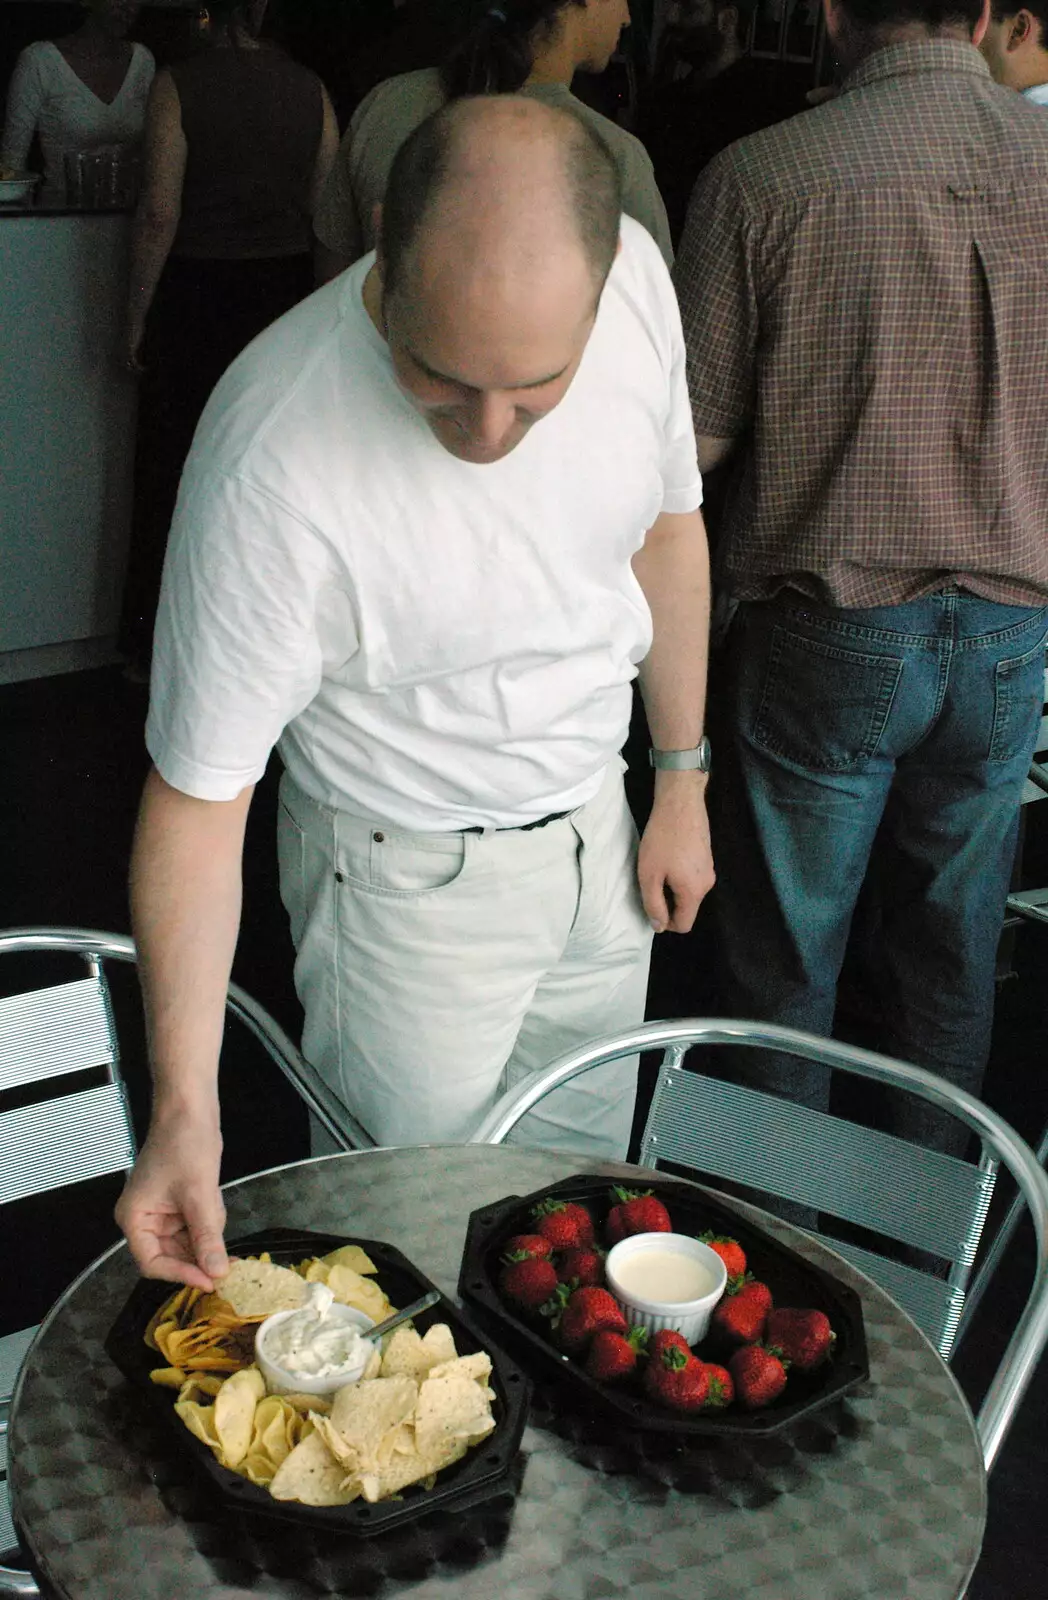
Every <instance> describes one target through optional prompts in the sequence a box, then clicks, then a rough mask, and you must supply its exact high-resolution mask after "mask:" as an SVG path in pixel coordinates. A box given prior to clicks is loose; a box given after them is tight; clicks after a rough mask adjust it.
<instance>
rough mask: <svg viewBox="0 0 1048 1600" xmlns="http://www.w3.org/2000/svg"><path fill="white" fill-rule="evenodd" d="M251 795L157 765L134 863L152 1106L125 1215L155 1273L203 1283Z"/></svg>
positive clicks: (216, 1246)
mask: <svg viewBox="0 0 1048 1600" xmlns="http://www.w3.org/2000/svg"><path fill="white" fill-rule="evenodd" d="M253 793H254V789H253V787H252V788H247V789H244V790H243V791H242V792H241V793H240V794H239V795H238V796H237V798H236V799H235V800H229V801H214V800H195V799H193V798H192V796H190V795H187V794H183V793H182V792H181V791H180V790H178V789H173V788H172V787H171V786H170V784H168V783H165V781H164V779H163V778H162V777H161V776H160V774H159V773H158V772H157V771H156V770H155V769H154V770H153V771H152V772H151V773H150V775H149V777H148V778H147V780H146V786H145V790H144V793H143V795H142V805H141V809H140V811H139V816H138V827H137V830H136V833H135V843H134V849H133V852H132V862H131V920H132V927H133V929H134V935H135V940H136V943H137V946H138V963H139V975H140V980H141V984H142V995H143V1000H144V1004H145V1013H146V1029H147V1035H148V1039H149V1054H150V1062H151V1065H152V1070H153V1111H152V1118H151V1121H150V1126H149V1136H148V1138H147V1139H146V1142H145V1144H144V1145H143V1146H142V1150H141V1153H140V1154H139V1158H138V1161H137V1163H136V1164H135V1169H134V1171H133V1172H132V1174H131V1176H130V1178H129V1179H128V1182H127V1186H126V1188H125V1189H124V1193H123V1194H122V1195H121V1197H120V1201H119V1203H118V1205H117V1208H116V1217H117V1221H118V1222H119V1224H120V1226H121V1228H122V1229H123V1231H124V1233H125V1234H126V1235H127V1239H128V1243H129V1244H130V1246H131V1252H132V1254H133V1256H134V1258H135V1260H136V1261H137V1263H138V1266H139V1268H140V1270H141V1271H142V1272H143V1273H144V1274H145V1276H146V1277H150V1278H168V1279H170V1280H171V1281H172V1282H176V1283H189V1284H194V1285H196V1286H198V1287H200V1288H205V1289H210V1288H211V1286H212V1281H213V1279H214V1278H215V1277H218V1276H221V1275H222V1273H223V1272H224V1271H225V1270H226V1252H225V1245H224V1243H223V1240H222V1232H223V1228H224V1225H225V1207H224V1205H223V1203H222V1198H221V1195H220V1194H219V1188H218V1179H219V1165H220V1162H221V1156H222V1134H221V1129H220V1125H219V1110H218V1057H219V1051H220V1049H221V1044H222V1030H223V1026H224V1022H225V1006H226V991H227V989H228V987H229V975H230V971H231V969H232V965H233V952H234V950H235V948H236V941H237V933H238V931H239V927H240V905H241V893H242V866H241V863H242V856H243V848H244V828H245V825H246V822H247V814H248V810H249V808H250V805H251V797H252V794H253Z"/></svg>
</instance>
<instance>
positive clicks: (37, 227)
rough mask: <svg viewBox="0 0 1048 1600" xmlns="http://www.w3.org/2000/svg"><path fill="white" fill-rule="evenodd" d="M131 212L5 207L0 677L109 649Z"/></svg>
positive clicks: (125, 514)
mask: <svg viewBox="0 0 1048 1600" xmlns="http://www.w3.org/2000/svg"><path fill="white" fill-rule="evenodd" d="M129 230H130V219H129V218H128V217H127V216H124V215H120V214H113V213H109V214H105V213H86V212H80V213H75V212H74V213H69V212H66V213H61V214H52V215H45V214H36V215H34V214H33V213H32V212H24V213H18V212H4V211H2V210H0V682H4V681H11V680H12V679H14V678H24V677H31V676H37V675H42V674H43V673H46V672H49V671H60V670H66V669H68V668H71V667H73V666H79V665H89V664H91V663H93V662H94V661H95V660H99V659H106V658H108V657H110V656H111V654H112V642H113V637H114V635H115V633H116V630H117V624H118V621H119V614H120V600H121V593H122V587H123V578H124V568H125V563H126V557H127V539H128V523H129V515H130V505H131V473H132V465H133V455H134V421H135V384H134V381H133V379H131V378H130V377H128V376H127V374H126V373H125V372H124V371H123V370H122V369H121V365H120V345H121V338H122V327H123V312H124V305H125V300H126V284H127V252H128V237H129Z"/></svg>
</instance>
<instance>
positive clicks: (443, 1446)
mask: <svg viewBox="0 0 1048 1600" xmlns="http://www.w3.org/2000/svg"><path fill="white" fill-rule="evenodd" d="M494 1426H495V1419H494V1417H493V1416H492V1415H491V1407H490V1405H489V1403H488V1399H487V1395H486V1392H485V1391H484V1390H482V1389H481V1387H480V1385H479V1384H478V1383H477V1382H476V1381H475V1380H474V1379H473V1378H467V1377H463V1376H462V1375H461V1374H455V1373H452V1374H450V1375H448V1376H447V1377H443V1378H433V1377H430V1378H427V1379H426V1381H425V1383H424V1384H423V1385H422V1388H421V1389H420V1390H419V1396H418V1405H417V1407H416V1410H415V1443H416V1446H417V1449H418V1453H419V1455H420V1456H422V1457H424V1458H425V1459H427V1460H430V1461H432V1462H434V1463H436V1462H438V1461H443V1460H444V1459H445V1457H447V1456H448V1455H449V1453H451V1452H453V1451H454V1450H456V1449H457V1448H458V1446H459V1445H460V1444H463V1443H464V1444H465V1445H466V1446H467V1448H468V1447H469V1446H470V1445H474V1444H479V1443H480V1441H481V1440H482V1439H485V1438H486V1437H487V1435H488V1434H489V1433H490V1432H491V1430H492V1429H493V1428H494ZM451 1459H454V1460H457V1459H458V1457H457V1456H455V1455H453V1454H451Z"/></svg>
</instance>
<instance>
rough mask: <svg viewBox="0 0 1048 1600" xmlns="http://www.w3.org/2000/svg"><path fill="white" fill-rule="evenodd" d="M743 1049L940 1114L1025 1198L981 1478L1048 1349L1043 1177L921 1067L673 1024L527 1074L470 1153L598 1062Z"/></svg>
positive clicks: (731, 1028) (713, 1025) (754, 1034)
mask: <svg viewBox="0 0 1048 1600" xmlns="http://www.w3.org/2000/svg"><path fill="white" fill-rule="evenodd" d="M695 1044H707V1045H747V1046H750V1047H752V1046H757V1047H760V1048H764V1049H769V1050H780V1051H783V1052H785V1053H786V1054H787V1055H794V1056H800V1057H803V1058H805V1059H807V1060H810V1061H817V1062H820V1063H821V1064H822V1065H824V1066H828V1067H840V1068H842V1069H843V1070H845V1071H849V1072H855V1073H858V1074H859V1075H860V1076H862V1077H864V1078H871V1079H873V1080H874V1082H876V1083H886V1084H891V1085H892V1086H894V1087H895V1088H901V1089H908V1090H909V1091H910V1092H911V1093H913V1094H916V1095H919V1096H920V1097H921V1098H922V1099H924V1100H927V1101H929V1102H930V1103H931V1104H932V1105H936V1106H939V1107H940V1108H941V1109H942V1110H944V1111H948V1112H950V1113H951V1114H952V1115H954V1116H956V1117H957V1118H959V1120H960V1121H962V1122H964V1123H966V1124H967V1125H968V1127H969V1128H971V1129H972V1131H973V1132H975V1133H977V1134H978V1135H979V1137H980V1139H981V1140H982V1141H983V1143H984V1145H986V1146H987V1147H988V1148H989V1149H990V1150H991V1151H992V1152H993V1153H994V1155H995V1156H997V1158H998V1159H999V1160H1001V1161H1003V1162H1004V1164H1005V1165H1006V1166H1007V1167H1008V1169H1009V1171H1010V1172H1011V1173H1012V1176H1013V1177H1014V1178H1015V1180H1016V1182H1017V1183H1018V1185H1019V1187H1020V1189H1021V1190H1022V1192H1023V1194H1024V1195H1025V1197H1026V1203H1027V1205H1028V1206H1029V1208H1030V1215H1031V1218H1032V1220H1033V1225H1034V1230H1035V1233H1036V1236H1037V1262H1036V1266H1035V1270H1034V1280H1033V1285H1032V1288H1031V1290H1030V1294H1029V1297H1028V1299H1027V1302H1026V1306H1025V1308H1024V1310H1023V1313H1022V1316H1021V1317H1020V1318H1019V1321H1018V1323H1017V1324H1016V1327H1015V1331H1014V1333H1013V1334H1012V1337H1011V1340H1010V1341H1009V1344H1008V1348H1007V1350H1006V1352H1005V1354H1004V1357H1003V1359H1002V1360H1001V1363H1000V1365H999V1366H998V1368H997V1371H996V1373H995V1374H994V1378H993V1381H992V1382H991V1384H990V1387H989V1389H988V1391H987V1393H986V1396H985V1398H984V1400H983V1403H982V1406H981V1408H980V1410H979V1415H978V1418H977V1424H976V1425H977V1428H978V1433H979V1441H980V1443H981V1445H982V1451H983V1459H984V1461H985V1464H986V1470H987V1472H989V1471H990V1470H991V1469H992V1467H993V1465H994V1463H995V1461H996V1460H997V1457H998V1455H999V1454H1000V1450H1001V1446H1002V1445H1003V1443H1004V1440H1005V1438H1006V1436H1007V1433H1008V1429H1009V1428H1010V1427H1011V1424H1012V1421H1013V1419H1014V1416H1015V1413H1016V1411H1017V1410H1018V1407H1019V1404H1020V1402H1021V1401H1022V1398H1023V1396H1024V1394H1025V1393H1026V1390H1027V1388H1028V1387H1029V1384H1030V1380H1031V1379H1032V1377H1033V1374H1034V1371H1035V1369H1036V1367H1037V1363H1038V1361H1039V1359H1040V1357H1041V1354H1042V1352H1043V1351H1044V1348H1045V1345H1046V1343H1048V1175H1046V1174H1045V1172H1044V1170H1043V1168H1042V1167H1041V1166H1040V1165H1039V1163H1038V1161H1037V1158H1036V1156H1035V1155H1034V1153H1033V1151H1032V1150H1031V1149H1030V1148H1029V1146H1028V1145H1027V1144H1026V1143H1025V1142H1024V1140H1022V1139H1020V1137H1019V1135H1018V1134H1017V1133H1016V1132H1015V1131H1014V1129H1012V1128H1011V1127H1009V1125H1008V1123H1006V1122H1005V1121H1004V1120H1003V1118H1001V1117H999V1116H998V1115H997V1113H996V1112H994V1111H991V1110H990V1108H989V1107H988V1106H985V1105H983V1104H982V1102H981V1101H979V1100H976V1099H975V1097H974V1096H973V1095H970V1094H968V1093H966V1092H965V1091H964V1090H963V1089H957V1088H955V1087H954V1086H953V1085H952V1084H950V1083H948V1082H947V1081H946V1080H945V1079H944V1078H940V1077H937V1076H936V1075H935V1074H934V1073H931V1072H927V1071H925V1069H924V1068H923V1067H915V1066H911V1065H910V1064H909V1063H908V1062H905V1061H895V1060H892V1059H891V1058H890V1057H889V1056H882V1055H878V1054H876V1053H875V1052H874V1051H872V1050H860V1049H858V1048H857V1047H854V1046H852V1045H844V1044H839V1043H837V1041H836V1040H833V1039H822V1038H819V1037H818V1036H817V1035H815V1034H812V1033H801V1032H799V1031H798V1030H796V1029H794V1028H780V1027H777V1026H775V1025H773V1024H771V1023H758V1022H741V1021H735V1020H730V1019H719V1018H715V1019H710V1018H698V1017H697V1018H685V1019H682V1020H681V1021H679V1022H654V1023H646V1024H644V1025H643V1026H641V1027H638V1028H636V1029H634V1030H633V1031H632V1032H630V1033H622V1034H616V1035H614V1036H613V1037H610V1038H607V1039H598V1040H596V1041H594V1043H592V1044H590V1045H586V1046H584V1047H583V1048H581V1049H579V1050H574V1051H570V1052H568V1053H566V1054H565V1055H563V1056H561V1057H560V1058H559V1059H558V1060H557V1061H555V1062H553V1063H552V1064H551V1065H550V1066H548V1067H545V1068H543V1069H541V1070H540V1071H538V1072H534V1073H532V1074H531V1075H530V1076H529V1077H528V1078H525V1079H524V1081H523V1082H522V1083H521V1084H519V1085H518V1086H517V1087H516V1088H515V1089H511V1090H510V1091H509V1092H508V1093H506V1094H505V1095H503V1096H502V1098H501V1099H500V1100H499V1101H498V1102H497V1104H496V1105H495V1106H494V1107H493V1108H492V1110H491V1111H490V1112H489V1114H488V1116H487V1117H486V1118H485V1119H484V1121H483V1122H482V1123H481V1125H480V1127H479V1128H478V1129H477V1131H476V1133H474V1135H473V1137H472V1139H471V1140H470V1143H472V1144H501V1143H502V1141H503V1140H504V1139H505V1137H506V1135H507V1134H508V1133H509V1132H510V1130H511V1129H512V1128H513V1127H514V1126H515V1125H516V1124H517V1122H519V1121H520V1119H521V1117H523V1116H525V1115H526V1114H527V1113H528V1112H529V1111H530V1110H531V1109H532V1107H533V1106H535V1105H536V1104H537V1103H538V1101H540V1100H541V1099H542V1098H543V1097H544V1096H545V1095H547V1094H549V1093H550V1092H551V1091H552V1090H554V1089H559V1088H561V1087H562V1086H563V1085H564V1084H565V1083H568V1082H570V1081H571V1079H572V1078H577V1077H578V1076H579V1075H580V1074H581V1073H584V1072H589V1071H591V1070H592V1069H593V1068H594V1067H597V1066H601V1065H603V1064H604V1063H605V1062H607V1061H615V1060H619V1059H620V1058H622V1057H623V1056H632V1055H638V1054H640V1053H641V1052H642V1051H645V1050H657V1049H661V1050H667V1051H668V1052H669V1053H670V1058H669V1061H668V1063H667V1064H672V1065H678V1066H679V1065H680V1063H681V1061H682V1060H683V1056H684V1052H685V1050H687V1049H688V1048H690V1047H691V1046H692V1045H695Z"/></svg>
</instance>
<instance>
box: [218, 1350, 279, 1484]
mask: <svg viewBox="0 0 1048 1600" xmlns="http://www.w3.org/2000/svg"><path fill="white" fill-rule="evenodd" d="M265 1393H266V1380H265V1379H264V1378H263V1376H262V1374H261V1372H259V1370H258V1368H257V1367H245V1368H244V1370H243V1371H242V1372H234V1374H233V1376H232V1377H231V1378H229V1379H228V1380H227V1382H225V1383H224V1384H223V1385H222V1387H221V1389H220V1390H219V1391H218V1394H217V1395H216V1396H215V1432H216V1434H217V1435H218V1439H219V1443H220V1444H221V1446H222V1455H221V1457H220V1459H221V1461H222V1464H223V1466H226V1467H232V1468H233V1470H234V1471H235V1470H236V1468H237V1467H239V1465H240V1463H241V1462H242V1461H243V1459H244V1457H245V1456H246V1455H247V1453H248V1450H249V1449H250V1448H251V1440H252V1434H253V1432H254V1422H255V1410H256V1407H257V1406H258V1404H259V1401H260V1400H262V1399H263V1398H264V1396H265Z"/></svg>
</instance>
